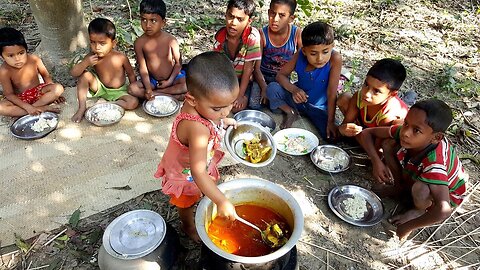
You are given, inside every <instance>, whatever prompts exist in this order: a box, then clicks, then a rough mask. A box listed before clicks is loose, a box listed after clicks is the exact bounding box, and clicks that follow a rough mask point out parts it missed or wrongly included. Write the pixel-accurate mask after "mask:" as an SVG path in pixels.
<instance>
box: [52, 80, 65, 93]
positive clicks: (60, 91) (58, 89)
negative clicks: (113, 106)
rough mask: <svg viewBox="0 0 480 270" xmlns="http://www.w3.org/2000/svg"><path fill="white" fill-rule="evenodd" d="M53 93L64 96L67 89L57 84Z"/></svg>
mask: <svg viewBox="0 0 480 270" xmlns="http://www.w3.org/2000/svg"><path fill="white" fill-rule="evenodd" d="M53 91H54V92H55V95H56V96H60V95H61V94H63V92H64V91H65V89H64V88H63V85H61V84H59V83H56V84H54V85H53Z"/></svg>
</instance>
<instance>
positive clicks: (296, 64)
mask: <svg viewBox="0 0 480 270" xmlns="http://www.w3.org/2000/svg"><path fill="white" fill-rule="evenodd" d="M302 44H303V47H302V49H301V50H300V51H298V52H297V53H295V54H294V55H293V57H292V59H291V60H290V61H289V62H288V63H286V64H285V65H284V66H283V67H282V69H280V71H279V72H278V73H277V76H276V79H277V82H278V83H275V82H274V83H271V84H269V85H268V87H267V97H268V100H269V101H270V109H272V110H275V109H280V110H282V111H283V112H284V113H285V117H284V119H283V121H282V124H281V125H280V128H282V129H283V128H289V127H291V126H292V124H293V122H294V121H295V120H296V119H297V117H298V113H299V112H300V113H302V114H305V115H306V116H307V117H308V119H310V121H312V122H313V125H314V126H315V127H316V128H317V130H318V131H319V133H320V136H322V138H323V139H324V140H326V139H330V138H335V137H336V134H337V127H336V126H335V106H336V105H335V104H336V99H337V88H338V81H339V79H340V71H341V69H342V57H341V55H340V53H338V52H337V51H334V50H333V46H334V32H333V28H332V27H331V26H330V25H328V24H326V23H323V22H314V23H311V24H309V25H307V26H306V27H305V29H304V30H303V32H302ZM293 71H296V72H297V75H298V82H296V83H295V84H293V83H291V82H290V74H291V73H292V72H293Z"/></svg>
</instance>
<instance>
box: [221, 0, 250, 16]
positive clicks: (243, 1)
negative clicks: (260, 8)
mask: <svg viewBox="0 0 480 270" xmlns="http://www.w3.org/2000/svg"><path fill="white" fill-rule="evenodd" d="M232 8H238V9H240V10H243V12H245V14H246V15H247V16H248V17H250V18H251V17H252V16H253V13H255V2H253V0H229V1H228V4H227V10H230V9H232Z"/></svg>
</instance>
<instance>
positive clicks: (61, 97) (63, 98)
mask: <svg viewBox="0 0 480 270" xmlns="http://www.w3.org/2000/svg"><path fill="white" fill-rule="evenodd" d="M65 101H66V99H65V97H63V96H59V97H58V98H57V99H56V100H55V101H53V103H55V104H60V103H64V102H65Z"/></svg>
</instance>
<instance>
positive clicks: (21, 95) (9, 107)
mask: <svg viewBox="0 0 480 270" xmlns="http://www.w3.org/2000/svg"><path fill="white" fill-rule="evenodd" d="M0 53H1V58H2V60H3V61H4V63H3V64H2V65H1V66H0V83H1V84H2V87H3V95H4V96H5V99H4V100H1V101H0V115H5V116H12V117H18V116H23V115H26V114H30V115H36V114H40V113H42V112H44V111H53V112H59V111H60V110H59V109H58V108H56V107H53V106H49V105H50V104H51V103H53V102H55V101H64V100H65V99H64V98H63V97H61V96H60V95H61V94H62V93H63V90H64V89H63V86H62V85H60V84H58V83H53V81H52V78H51V77H50V74H49V73H48V71H47V69H46V68H45V65H44V64H43V62H42V60H41V59H40V58H39V57H38V56H36V55H32V54H28V53H27V43H26V42H25V38H24V36H23V34H22V33H20V32H19V31H18V30H15V29H13V28H10V27H5V28H2V29H0ZM39 74H40V75H41V76H42V78H43V81H44V83H40V79H39V76H38V75H39Z"/></svg>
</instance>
